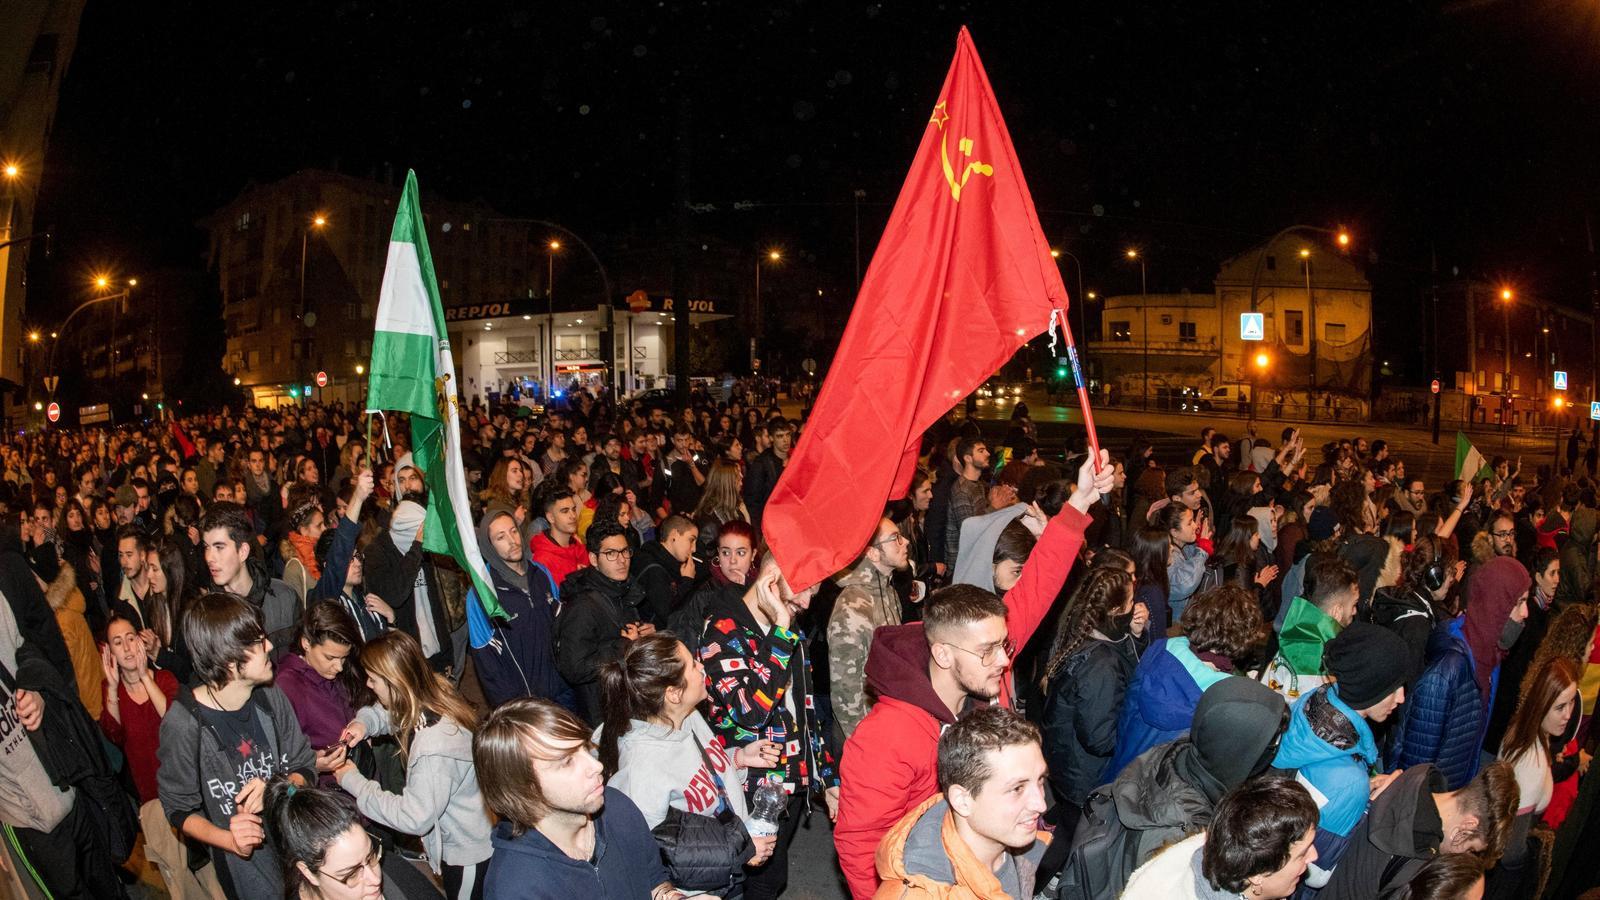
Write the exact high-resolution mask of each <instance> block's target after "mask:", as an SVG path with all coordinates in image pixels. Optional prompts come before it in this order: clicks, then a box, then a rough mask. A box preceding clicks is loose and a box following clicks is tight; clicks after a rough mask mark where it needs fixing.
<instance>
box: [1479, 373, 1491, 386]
mask: <svg viewBox="0 0 1600 900" xmlns="http://www.w3.org/2000/svg"><path fill="white" fill-rule="evenodd" d="M1488 383H1489V373H1487V372H1485V371H1484V370H1482V369H1479V370H1478V387H1484V386H1486V385H1488Z"/></svg>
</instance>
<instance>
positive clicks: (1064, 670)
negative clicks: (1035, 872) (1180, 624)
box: [1043, 566, 1150, 834]
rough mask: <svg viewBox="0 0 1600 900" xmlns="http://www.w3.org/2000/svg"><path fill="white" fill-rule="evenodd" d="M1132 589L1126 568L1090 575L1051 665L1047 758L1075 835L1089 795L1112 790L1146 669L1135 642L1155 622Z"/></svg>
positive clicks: (1060, 819) (1067, 830)
mask: <svg viewBox="0 0 1600 900" xmlns="http://www.w3.org/2000/svg"><path fill="white" fill-rule="evenodd" d="M1133 584H1134V576H1132V575H1130V574H1128V571H1127V569H1126V568H1124V567H1121V566H1117V567H1101V566H1096V567H1095V568H1092V569H1090V570H1089V573H1088V574H1087V575H1086V576H1084V579H1083V582H1082V583H1081V584H1080V585H1078V589H1077V591H1076V592H1074V593H1073V595H1072V599H1071V600H1070V601H1068V603H1067V608H1066V610H1065V611H1064V612H1063V613H1062V615H1061V625H1060V628H1059V629H1058V630H1057V634H1056V645H1055V649H1054V650H1053V651H1052V652H1051V654H1050V661H1049V663H1047V664H1046V665H1045V676H1044V681H1045V692H1046V700H1045V708H1044V729H1043V731H1044V752H1045V757H1046V759H1048V760H1049V762H1050V784H1051V787H1052V788H1054V789H1055V794H1056V798H1057V800H1058V801H1059V806H1058V807H1057V810H1056V814H1055V816H1056V828H1057V829H1058V830H1061V833H1063V834H1071V833H1072V828H1073V826H1074V825H1075V824H1076V823H1077V820H1078V814H1079V812H1080V810H1081V809H1082V806H1083V802H1084V800H1085V799H1087V798H1088V796H1089V792H1090V791H1092V790H1094V789H1095V788H1096V787H1099V786H1100V785H1101V784H1104V783H1105V781H1106V779H1105V769H1106V763H1107V762H1109V761H1110V759H1111V751H1112V750H1113V749H1114V748H1115V747H1116V744H1117V718H1118V716H1119V715H1120V714H1121V712H1122V698H1123V695H1124V694H1125V693H1126V692H1127V689H1128V681H1129V679H1131V678H1132V677H1133V671H1134V669H1135V668H1136V667H1137V666H1138V664H1139V651H1138V648H1137V647H1136V646H1135V641H1136V639H1137V638H1138V637H1139V636H1140V635H1142V634H1143V633H1144V630H1145V628H1146V626H1147V625H1148V624H1149V618H1150V614H1149V612H1148V611H1147V610H1145V609H1144V608H1143V607H1136V605H1135V604H1134V602H1133ZM1062 829H1064V830H1062Z"/></svg>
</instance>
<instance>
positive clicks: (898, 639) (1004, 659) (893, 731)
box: [833, 450, 1115, 900]
mask: <svg viewBox="0 0 1600 900" xmlns="http://www.w3.org/2000/svg"><path fill="white" fill-rule="evenodd" d="M1096 462H1097V461H1095V460H1087V459H1086V460H1085V461H1084V463H1083V466H1082V467H1081V468H1080V469H1079V470H1078V480H1077V484H1076V486H1075V487H1074V488H1073V491H1072V495H1071V497H1070V498H1069V499H1068V500H1067V503H1066V505H1064V506H1062V508H1061V512H1060V513H1058V514H1057V515H1056V517H1055V518H1053V519H1052V520H1051V521H1050V523H1049V524H1048V525H1046V526H1045V530H1044V532H1043V533H1042V534H1041V535H1040V536H1039V540H1038V543H1037V544H1036V545H1035V546H1034V548H1033V551H1032V553H1031V554H1030V555H1029V557H1028V562H1027V563H1026V564H1025V565H1024V566H1023V568H1022V574H1021V575H1020V576H1019V577H1018V579H1017V582H1016V584H1015V585H1013V586H1012V587H1011V589H1010V590H1008V591H1007V592H1006V597H1005V599H1004V600H1002V599H1000V598H999V597H998V596H996V595H995V594H993V593H992V592H990V591H986V590H984V589H983V588H980V587H977V586H974V585H970V584H956V585H951V586H950V587H947V588H942V589H940V590H938V591H935V592H934V593H933V594H932V595H931V596H930V597H929V598H928V602H927V604H926V607H925V609H924V611H923V621H922V622H920V623H913V624H910V625H902V626H899V627H896V628H880V629H878V631H877V633H876V634H875V635H874V637H873V642H872V651H871V655H870V656H869V658H868V660H867V666H866V680H867V683H868V684H869V685H871V686H872V688H873V689H874V691H875V692H876V693H877V696H878V700H877V703H876V704H874V705H873V707H872V709H871V711H869V712H868V713H867V715H866V718H864V719H862V720H861V724H860V725H859V726H858V727H857V728H856V730H855V734H853V735H852V736H851V737H850V739H849V741H848V742H846V744H845V748H844V756H843V762H842V775H843V787H842V800H843V803H842V810H843V812H842V814H841V815H840V817H839V822H838V824H837V826H835V828H834V832H833V833H834V846H835V848H836V849H837V850H838V853H839V865H840V867H841V868H842V869H843V870H844V874H845V879H846V880H847V881H848V882H849V883H850V893H851V895H852V896H853V897H855V898H857V900H862V898H866V897H871V896H872V895H873V893H874V892H875V891H876V890H877V886H878V876H877V871H876V869H875V868H874V866H873V854H874V852H875V851H876V850H877V848H878V843H879V842H880V841H881V840H882V839H883V836H884V835H885V834H887V833H888V832H889V830H890V829H891V828H892V827H893V826H894V824H895V823H896V822H899V821H900V820H901V819H902V818H903V817H904V816H905V815H906V814H907V813H909V812H910V811H912V810H913V809H915V808H916V807H917V806H918V805H920V804H921V803H923V802H924V801H925V800H927V799H928V798H929V797H932V796H933V795H934V794H936V793H938V790H939V783H938V778H937V772H936V763H937V761H938V744H939V733H940V731H941V730H943V729H944V728H945V727H946V726H949V725H953V724H955V722H956V718H957V717H958V716H959V715H960V714H961V712H962V710H964V709H965V708H967V707H968V706H971V705H974V704H982V703H999V704H1000V705H1002V706H1010V705H1012V697H1013V696H1014V690H1013V688H1012V685H1011V683H1010V680H1011V679H1010V673H1011V664H1012V662H1013V660H1014V658H1015V655H1016V651H1017V648H1019V647H1022V646H1025V645H1026V644H1027V643H1028V639H1029V638H1031V637H1032V636H1033V633H1034V631H1035V630H1037V628H1038V626H1039V623H1040V622H1041V621H1043V619H1044V617H1045V615H1046V614H1047V613H1048V612H1049V609H1050V606H1051V604H1052V603H1054V602H1055V598H1056V596H1057V595H1058V594H1059V593H1060V592H1061V588H1062V586H1063V585H1064V584H1065V582H1066V578H1067V573H1068V572H1069V571H1070V570H1071V568H1072V565H1073V562H1074V560H1075V559H1076V558H1077V556H1078V551H1079V550H1080V549H1081V548H1082V547H1083V532H1084V529H1085V528H1087V527H1088V525H1089V522H1090V521H1091V520H1090V518H1089V515H1088V509H1089V507H1090V506H1091V505H1092V504H1094V503H1095V502H1096V501H1097V500H1099V499H1100V495H1101V494H1103V493H1105V492H1107V491H1109V490H1110V489H1111V485H1112V482H1113V480H1114V478H1115V473H1114V469H1113V467H1112V465H1111V462H1110V457H1109V456H1108V455H1107V454H1106V452H1105V451H1103V450H1102V451H1101V453H1100V459H1099V460H1098V463H1099V465H1098V466H1097V465H1096Z"/></svg>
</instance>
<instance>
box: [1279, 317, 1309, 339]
mask: <svg viewBox="0 0 1600 900" xmlns="http://www.w3.org/2000/svg"><path fill="white" fill-rule="evenodd" d="M1283 331H1284V337H1285V338H1286V339H1287V343H1290V344H1295V345H1299V344H1304V343H1305V342H1306V314H1305V313H1303V312H1301V311H1300V310H1298V309H1291V310H1288V311H1286V312H1284V314H1283Z"/></svg>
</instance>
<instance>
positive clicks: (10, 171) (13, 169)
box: [3, 162, 22, 181]
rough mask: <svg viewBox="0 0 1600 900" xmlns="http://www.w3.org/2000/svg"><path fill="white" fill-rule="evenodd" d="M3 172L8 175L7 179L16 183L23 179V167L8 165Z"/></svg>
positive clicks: (10, 163) (14, 164) (12, 163)
mask: <svg viewBox="0 0 1600 900" xmlns="http://www.w3.org/2000/svg"><path fill="white" fill-rule="evenodd" d="M3 171H4V172H5V173H6V177H7V178H9V179H11V180H12V181H16V180H17V179H18V178H21V177H22V167H21V166H18V165H17V164H16V163H14V162H8V163H6V167H5V169H4V170H3Z"/></svg>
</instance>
